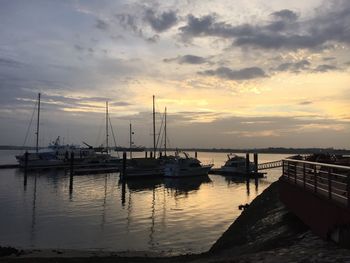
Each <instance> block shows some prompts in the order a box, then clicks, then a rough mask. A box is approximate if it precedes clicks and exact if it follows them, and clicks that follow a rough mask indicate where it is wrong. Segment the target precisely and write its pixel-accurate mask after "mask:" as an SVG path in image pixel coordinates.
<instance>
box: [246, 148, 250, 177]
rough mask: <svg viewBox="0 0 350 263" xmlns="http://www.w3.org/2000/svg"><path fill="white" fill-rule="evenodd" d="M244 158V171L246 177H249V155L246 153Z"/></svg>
mask: <svg viewBox="0 0 350 263" xmlns="http://www.w3.org/2000/svg"><path fill="white" fill-rule="evenodd" d="M245 156H246V157H245V171H246V174H247V176H249V172H250V171H249V153H246V154H245Z"/></svg>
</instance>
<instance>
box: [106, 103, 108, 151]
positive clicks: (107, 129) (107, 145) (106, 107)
mask: <svg viewBox="0 0 350 263" xmlns="http://www.w3.org/2000/svg"><path fill="white" fill-rule="evenodd" d="M106 151H107V153H108V101H106Z"/></svg>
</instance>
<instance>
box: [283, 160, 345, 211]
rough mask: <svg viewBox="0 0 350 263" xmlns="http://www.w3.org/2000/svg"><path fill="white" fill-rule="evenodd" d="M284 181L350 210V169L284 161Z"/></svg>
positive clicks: (299, 161) (323, 164)
mask: <svg viewBox="0 0 350 263" xmlns="http://www.w3.org/2000/svg"><path fill="white" fill-rule="evenodd" d="M282 162H283V164H282V169H283V173H282V178H283V180H285V181H287V182H289V183H291V184H294V185H297V186H300V187H302V188H304V189H305V190H307V191H311V192H313V193H314V194H315V195H318V196H320V197H323V198H327V199H328V200H330V201H332V202H335V203H337V204H339V205H342V206H347V207H348V208H350V167H348V166H340V165H333V164H325V163H316V162H307V161H301V160H291V159H284V160H283V161H282Z"/></svg>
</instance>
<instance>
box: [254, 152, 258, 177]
mask: <svg viewBox="0 0 350 263" xmlns="http://www.w3.org/2000/svg"><path fill="white" fill-rule="evenodd" d="M254 166H255V167H254V172H255V173H257V172H258V153H254Z"/></svg>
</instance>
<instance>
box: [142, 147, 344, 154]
mask: <svg viewBox="0 0 350 263" xmlns="http://www.w3.org/2000/svg"><path fill="white" fill-rule="evenodd" d="M146 150H147V151H153V149H151V148H148V149H146ZM160 150H163V149H160ZM160 150H159V151H160ZM167 150H168V151H176V150H181V151H197V152H219V153H231V152H232V153H247V152H249V153H276V154H313V153H330V154H339V155H344V154H345V155H348V154H350V150H347V149H334V148H284V147H269V148H250V149H249V148H247V149H231V148H169V149H167Z"/></svg>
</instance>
